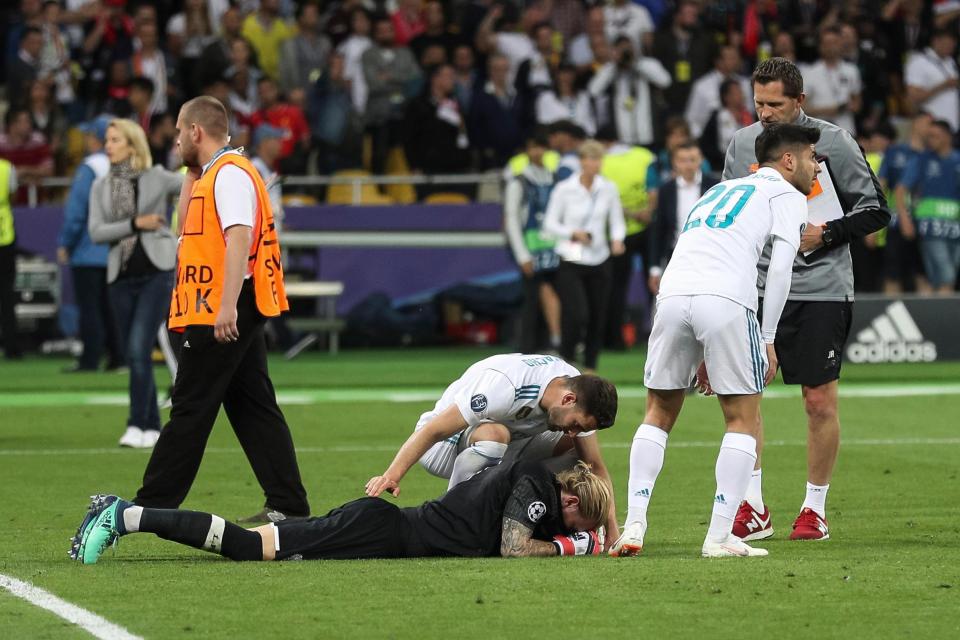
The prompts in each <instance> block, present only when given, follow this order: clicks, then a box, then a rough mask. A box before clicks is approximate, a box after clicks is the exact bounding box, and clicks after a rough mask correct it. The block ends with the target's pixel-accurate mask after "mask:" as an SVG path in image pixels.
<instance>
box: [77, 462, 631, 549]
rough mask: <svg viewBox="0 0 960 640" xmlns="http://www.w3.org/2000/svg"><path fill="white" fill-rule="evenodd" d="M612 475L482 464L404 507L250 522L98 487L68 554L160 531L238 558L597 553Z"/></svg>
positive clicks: (379, 503) (370, 503)
mask: <svg viewBox="0 0 960 640" xmlns="http://www.w3.org/2000/svg"><path fill="white" fill-rule="evenodd" d="M611 503H612V493H611V491H610V486H609V484H608V483H607V482H606V481H605V480H604V479H602V478H600V477H599V476H597V475H596V474H595V473H593V472H592V471H591V470H590V468H589V467H588V466H587V465H586V464H584V463H582V462H580V463H578V464H577V465H576V466H575V467H574V468H573V469H568V470H566V471H561V472H560V473H557V474H553V473H550V472H549V471H548V470H547V468H546V467H545V466H544V465H543V464H542V463H539V462H515V463H512V464H508V463H504V464H501V465H498V466H497V467H493V468H489V469H486V470H484V471H483V472H482V473H479V474H477V475H476V476H474V477H473V478H471V479H470V480H468V481H466V482H463V483H461V484H459V485H457V486H456V487H454V488H453V489H451V490H450V491H449V492H448V493H446V494H445V495H444V496H442V497H441V498H439V499H438V500H432V501H429V502H425V503H424V504H422V505H420V506H419V507H407V508H404V509H401V508H399V507H397V506H396V505H394V504H391V503H390V502H387V501H386V500H383V499H382V498H369V497H367V498H361V499H359V500H354V501H353V502H348V503H347V504H345V505H343V506H342V507H338V508H336V509H334V510H333V511H331V512H330V513H328V514H327V515H325V516H322V517H319V518H309V519H306V520H285V521H281V522H278V523H275V524H269V525H265V526H262V527H257V528H255V529H244V528H242V527H240V526H239V525H236V524H233V523H231V522H227V521H226V520H224V519H223V518H221V517H219V516H215V515H212V514H209V513H200V512H197V511H181V510H179V509H152V508H149V507H140V506H137V505H135V504H133V503H131V502H127V501H125V500H121V499H119V498H117V497H116V496H103V495H99V496H94V499H93V502H92V504H91V505H90V509H89V511H88V512H87V516H86V517H85V518H84V520H83V522H82V523H81V525H80V528H79V529H78V530H77V535H76V536H75V537H74V539H73V545H72V547H71V549H70V557H72V558H73V559H75V560H78V561H80V562H82V563H84V564H93V563H95V562H96V561H97V560H98V559H99V558H100V556H101V554H102V553H103V552H104V551H105V550H106V549H107V547H109V546H110V545H112V544H113V543H114V542H115V541H116V540H117V538H118V537H120V536H125V535H128V534H131V533H154V534H156V535H157V536H159V537H161V538H163V539H165V540H171V541H173V542H179V543H180V544H184V545H188V546H191V547H195V548H197V549H203V550H206V551H212V552H214V553H218V554H220V555H222V556H225V557H227V558H230V559H231V560H314V559H333V560H336V559H351V558H413V557H424V556H465V557H478V556H498V555H499V556H503V557H521V556H554V555H561V556H563V555H596V554H598V553H599V552H600V547H601V543H600V540H599V539H598V537H597V534H596V531H595V529H596V528H597V527H598V526H599V525H601V524H602V523H603V522H604V520H605V519H606V518H607V514H608V513H609V512H610V505H611Z"/></svg>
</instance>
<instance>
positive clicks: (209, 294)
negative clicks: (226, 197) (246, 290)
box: [167, 153, 290, 331]
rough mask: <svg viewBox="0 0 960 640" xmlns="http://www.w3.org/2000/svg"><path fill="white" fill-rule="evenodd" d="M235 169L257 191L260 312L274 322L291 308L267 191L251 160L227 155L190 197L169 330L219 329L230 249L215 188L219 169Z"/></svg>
mask: <svg viewBox="0 0 960 640" xmlns="http://www.w3.org/2000/svg"><path fill="white" fill-rule="evenodd" d="M231 164H232V165H234V166H236V167H239V168H240V169H242V170H243V171H245V172H246V174H247V175H248V176H250V179H251V180H253V184H254V188H255V190H256V196H257V208H256V213H255V215H254V220H253V233H252V236H253V238H252V241H251V245H250V251H249V258H248V264H247V270H248V272H251V273H252V275H251V278H252V279H253V290H254V293H255V295H256V300H257V309H258V310H259V311H260V313H261V314H263V315H264V316H266V317H268V318H269V317H273V316H278V315H280V313H281V312H283V311H286V310H288V309H289V308H290V305H289V304H288V303H287V295H286V292H285V291H284V287H283V266H282V265H281V262H280V243H279V241H278V240H277V231H276V227H275V226H274V222H273V211H271V210H270V198H269V196H268V195H267V188H266V185H264V183H263V179H262V178H261V177H260V174H259V173H258V172H257V170H256V168H255V167H254V166H253V164H252V163H251V162H250V161H249V160H248V159H247V158H245V157H243V156H242V155H240V154H237V153H225V154H223V155H221V156H220V157H219V158H217V159H216V160H215V161H214V162H213V164H212V165H211V166H210V167H209V168H208V169H207V170H206V172H204V174H203V175H202V176H201V177H200V179H199V180H197V181H196V183H194V185H193V190H192V191H191V193H190V202H189V204H188V205H187V213H186V217H185V219H184V222H183V234H182V235H181V236H180V248H179V249H178V251H177V282H176V286H175V287H174V289H173V295H172V297H171V300H170V314H169V317H168V321H167V326H168V327H169V328H170V329H173V330H181V331H182V330H183V328H184V327H186V326H188V325H192V324H198V325H213V324H215V323H216V320H217V313H218V312H219V310H220V300H221V297H222V296H223V278H224V259H225V257H226V252H227V251H226V249H227V243H226V240H225V238H224V234H223V229H222V228H221V226H220V216H219V215H218V214H217V203H216V199H215V197H214V191H213V186H214V182H215V181H216V179H217V173H218V172H219V171H220V169H222V168H223V167H225V166H227V165H231Z"/></svg>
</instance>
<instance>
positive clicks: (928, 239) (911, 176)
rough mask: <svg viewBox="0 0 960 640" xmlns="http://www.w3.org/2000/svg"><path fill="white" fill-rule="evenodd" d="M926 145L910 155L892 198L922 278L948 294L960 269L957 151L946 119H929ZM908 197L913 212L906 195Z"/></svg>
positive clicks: (959, 164)
mask: <svg viewBox="0 0 960 640" xmlns="http://www.w3.org/2000/svg"><path fill="white" fill-rule="evenodd" d="M927 149H928V150H927V151H925V152H924V153H922V154H919V155H918V156H916V157H914V158H913V159H912V160H911V161H910V164H908V165H907V167H906V169H904V170H903V174H902V176H901V178H900V184H899V186H897V191H896V202H897V215H898V217H899V219H900V220H899V222H900V230H901V233H902V234H903V237H904V238H906V239H908V240H910V239H912V238H914V237H916V238H917V239H918V240H919V243H920V257H921V258H922V260H923V267H924V270H925V271H926V273H927V280H929V281H930V286H932V287H933V290H934V292H936V293H937V294H939V295H951V294H952V293H953V290H954V287H955V286H956V284H957V271H958V269H960V151H957V150H955V149H954V148H953V133H952V130H951V128H950V124H949V123H947V122H945V121H943V120H934V121H933V122H932V123H931V125H930V128H929V129H928V130H927ZM908 194H909V195H911V196H912V197H913V216H912V217H911V215H910V211H909V210H908V208H907V195H908Z"/></svg>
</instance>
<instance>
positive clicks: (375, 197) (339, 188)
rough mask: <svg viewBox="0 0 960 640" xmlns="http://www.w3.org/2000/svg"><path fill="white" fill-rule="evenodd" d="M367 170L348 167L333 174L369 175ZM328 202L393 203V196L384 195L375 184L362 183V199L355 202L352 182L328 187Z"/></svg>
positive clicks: (338, 175)
mask: <svg viewBox="0 0 960 640" xmlns="http://www.w3.org/2000/svg"><path fill="white" fill-rule="evenodd" d="M369 175H370V173H369V172H367V171H361V170H358V169H347V170H344V171H337V172H336V173H334V174H333V177H335V178H341V177H342V178H352V177H358V176H360V177H362V176H369ZM327 204H393V198H390V197H387V196H385V195H382V194H381V193H380V192H379V191H378V190H377V186H376V185H375V184H369V183H367V184H362V185H360V200H359V201H358V202H356V203H355V202H354V199H353V185H352V184H332V185H330V188H329V189H327Z"/></svg>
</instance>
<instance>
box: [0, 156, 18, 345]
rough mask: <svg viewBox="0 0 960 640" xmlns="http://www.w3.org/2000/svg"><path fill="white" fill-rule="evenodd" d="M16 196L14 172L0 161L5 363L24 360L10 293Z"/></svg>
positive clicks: (0, 306) (0, 327) (0, 326)
mask: <svg viewBox="0 0 960 640" xmlns="http://www.w3.org/2000/svg"><path fill="white" fill-rule="evenodd" d="M16 192H17V170H16V168H15V167H14V166H13V164H12V163H11V162H9V161H8V160H4V159H3V158H0V335H2V336H3V353H4V357H6V359H7V360H19V359H20V358H22V357H23V352H22V351H21V349H20V339H19V337H18V336H17V313H16V309H15V305H16V302H17V299H16V294H15V293H14V289H13V287H14V284H15V282H16V279H17V245H16V239H17V235H16V229H15V227H14V224H13V207H12V206H11V205H12V204H13V195H14V194H15V193H16Z"/></svg>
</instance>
